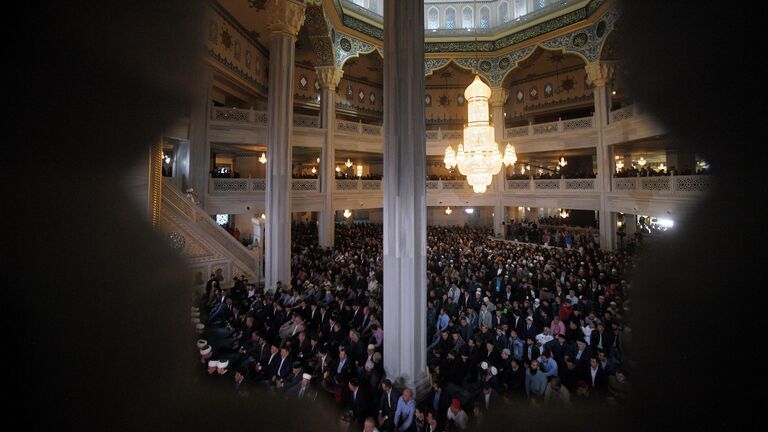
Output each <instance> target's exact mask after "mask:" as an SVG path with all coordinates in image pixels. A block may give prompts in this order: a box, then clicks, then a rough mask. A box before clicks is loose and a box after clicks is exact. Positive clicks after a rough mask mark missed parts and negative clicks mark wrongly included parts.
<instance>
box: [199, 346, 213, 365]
mask: <svg viewBox="0 0 768 432" xmlns="http://www.w3.org/2000/svg"><path fill="white" fill-rule="evenodd" d="M212 354H213V349H211V346H210V345H205V346H203V347H201V348H200V363H201V364H206V363H208V360H210V358H211V355H212Z"/></svg>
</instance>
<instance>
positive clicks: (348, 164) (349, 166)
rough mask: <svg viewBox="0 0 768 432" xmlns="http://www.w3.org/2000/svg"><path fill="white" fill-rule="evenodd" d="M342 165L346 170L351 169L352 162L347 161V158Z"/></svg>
mask: <svg viewBox="0 0 768 432" xmlns="http://www.w3.org/2000/svg"><path fill="white" fill-rule="evenodd" d="M344 165H346V166H347V168H351V167H352V161H351V160H349V158H347V161H346V162H344Z"/></svg>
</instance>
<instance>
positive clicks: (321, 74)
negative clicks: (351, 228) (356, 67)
mask: <svg viewBox="0 0 768 432" xmlns="http://www.w3.org/2000/svg"><path fill="white" fill-rule="evenodd" d="M315 71H316V72H317V80H318V81H319V82H320V125H321V126H322V127H323V128H324V129H325V141H324V142H323V155H322V157H321V159H320V189H321V191H322V193H323V194H324V195H323V211H322V212H321V213H320V223H319V225H318V237H319V238H318V240H319V242H320V246H323V247H333V235H334V208H333V192H334V190H335V189H336V170H335V168H336V149H335V145H334V142H333V139H334V133H335V132H336V87H337V86H338V85H339V81H340V80H341V77H342V75H344V70H343V69H339V68H337V67H336V66H317V67H315Z"/></svg>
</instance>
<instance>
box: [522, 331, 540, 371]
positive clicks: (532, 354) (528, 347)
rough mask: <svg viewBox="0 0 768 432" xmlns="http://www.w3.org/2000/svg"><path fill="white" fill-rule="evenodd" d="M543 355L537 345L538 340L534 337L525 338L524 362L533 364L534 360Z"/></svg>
mask: <svg viewBox="0 0 768 432" xmlns="http://www.w3.org/2000/svg"><path fill="white" fill-rule="evenodd" d="M540 355H541V351H540V350H539V348H538V347H537V346H536V340H535V339H534V338H533V337H530V336H529V337H527V338H525V347H524V348H523V362H525V363H526V364H531V362H532V361H533V360H536V359H538V358H539V356H540Z"/></svg>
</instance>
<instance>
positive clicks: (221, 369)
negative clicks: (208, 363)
mask: <svg viewBox="0 0 768 432" xmlns="http://www.w3.org/2000/svg"><path fill="white" fill-rule="evenodd" d="M228 367H229V360H226V359H224V360H219V361H218V363H217V364H216V373H218V374H219V375H224V374H226V373H227V372H229V369H227V368H228Z"/></svg>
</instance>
